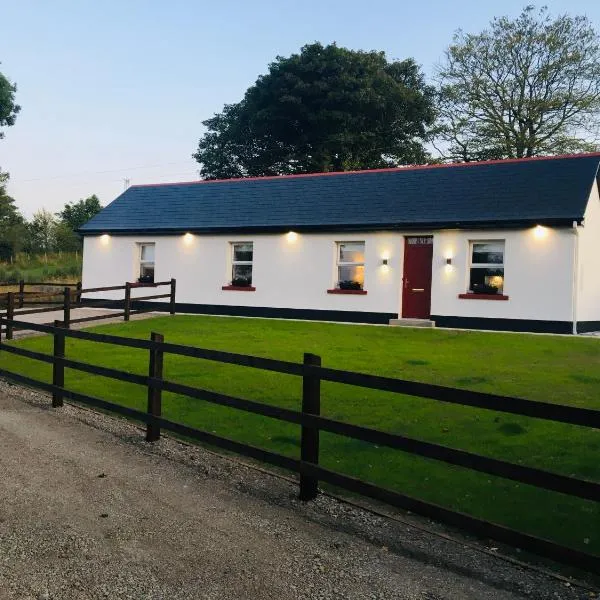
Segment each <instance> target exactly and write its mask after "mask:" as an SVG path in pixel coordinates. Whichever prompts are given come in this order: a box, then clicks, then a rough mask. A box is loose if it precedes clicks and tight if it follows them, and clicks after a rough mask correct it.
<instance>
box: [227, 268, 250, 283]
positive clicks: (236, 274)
mask: <svg viewBox="0 0 600 600" xmlns="http://www.w3.org/2000/svg"><path fill="white" fill-rule="evenodd" d="M231 284H232V285H241V286H246V285H252V265H233V273H232V277H231Z"/></svg>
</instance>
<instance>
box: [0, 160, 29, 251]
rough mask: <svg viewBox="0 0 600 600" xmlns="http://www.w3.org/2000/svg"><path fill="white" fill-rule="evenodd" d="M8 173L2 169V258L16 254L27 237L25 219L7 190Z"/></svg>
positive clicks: (0, 222) (0, 228) (0, 173)
mask: <svg viewBox="0 0 600 600" xmlns="http://www.w3.org/2000/svg"><path fill="white" fill-rule="evenodd" d="M7 181H8V173H2V171H0V260H7V259H9V258H10V257H11V256H14V255H15V254H16V252H17V251H18V250H19V249H20V248H21V246H22V244H23V240H24V238H25V219H24V218H23V215H21V213H20V212H19V211H18V210H17V207H16V205H15V201H14V199H13V198H11V197H10V196H9V195H8V193H7V191H6V182H7Z"/></svg>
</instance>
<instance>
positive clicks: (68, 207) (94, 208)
mask: <svg viewBox="0 0 600 600" xmlns="http://www.w3.org/2000/svg"><path fill="white" fill-rule="evenodd" d="M101 210H102V205H101V204H100V200H99V199H98V196H96V194H93V195H92V196H90V197H89V198H84V199H83V198H82V199H81V200H79V201H78V202H67V204H65V206H64V208H63V209H62V210H61V211H60V212H59V213H56V216H57V217H58V218H59V219H60V220H61V221H62V222H63V223H65V224H66V225H68V226H69V227H70V228H71V229H72V230H73V231H76V230H77V229H79V228H80V227H81V226H82V225H84V224H85V223H87V222H88V221H89V220H90V219H91V218H92V217H93V216H95V215H97V214H98V213H99V212H100V211H101Z"/></svg>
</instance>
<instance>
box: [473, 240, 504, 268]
mask: <svg viewBox="0 0 600 600" xmlns="http://www.w3.org/2000/svg"><path fill="white" fill-rule="evenodd" d="M503 262H504V242H485V243H482V244H473V264H474V265H476V264H484V263H486V264H500V265H501V264H502V263H503Z"/></svg>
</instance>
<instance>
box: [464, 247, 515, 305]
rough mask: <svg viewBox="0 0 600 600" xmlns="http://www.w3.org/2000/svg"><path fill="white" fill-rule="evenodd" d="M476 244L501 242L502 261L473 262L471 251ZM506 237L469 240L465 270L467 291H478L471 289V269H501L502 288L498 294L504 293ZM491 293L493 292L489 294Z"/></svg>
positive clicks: (470, 292)
mask: <svg viewBox="0 0 600 600" xmlns="http://www.w3.org/2000/svg"><path fill="white" fill-rule="evenodd" d="M476 244H502V262H501V263H474V262H473V251H474V250H475V245H476ZM505 263H506V239H494V240H488V239H486V240H469V270H468V272H467V293H469V294H474V293H475V294H476V293H480V292H474V291H473V290H471V269H502V289H501V290H499V294H501V295H504V294H505V284H506V277H505V275H506V267H505ZM490 295H493V294H490Z"/></svg>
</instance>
